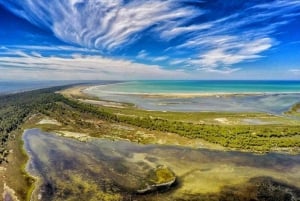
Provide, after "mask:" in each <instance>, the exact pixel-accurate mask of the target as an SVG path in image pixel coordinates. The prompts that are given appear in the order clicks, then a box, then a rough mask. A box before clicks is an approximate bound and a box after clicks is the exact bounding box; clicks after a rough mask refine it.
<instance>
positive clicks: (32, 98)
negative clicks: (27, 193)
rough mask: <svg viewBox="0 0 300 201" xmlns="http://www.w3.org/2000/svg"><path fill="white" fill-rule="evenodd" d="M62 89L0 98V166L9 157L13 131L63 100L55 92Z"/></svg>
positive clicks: (56, 88) (55, 88)
mask: <svg viewBox="0 0 300 201" xmlns="http://www.w3.org/2000/svg"><path fill="white" fill-rule="evenodd" d="M58 89H61V87H54V88H51V89H42V90H35V91H30V92H23V93H18V94H11V95H5V96H0V164H1V163H2V162H3V161H4V160H5V158H6V156H7V155H8V150H7V144H8V140H9V138H10V134H11V133H12V131H14V130H16V129H18V128H19V127H20V125H21V124H22V123H23V122H24V121H25V120H26V119H27V118H28V117H29V116H30V115H33V114H35V113H38V112H40V111H43V110H44V109H45V107H47V106H48V105H49V104H50V105H51V103H55V102H57V101H59V100H60V99H62V96H60V95H58V94H55V93H54V92H55V91H57V90H58Z"/></svg>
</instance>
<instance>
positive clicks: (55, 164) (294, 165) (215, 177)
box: [23, 129, 300, 201]
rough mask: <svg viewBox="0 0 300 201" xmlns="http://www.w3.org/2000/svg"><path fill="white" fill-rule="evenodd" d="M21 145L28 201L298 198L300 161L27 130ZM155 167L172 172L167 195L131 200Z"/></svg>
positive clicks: (288, 156) (278, 155)
mask: <svg viewBox="0 0 300 201" xmlns="http://www.w3.org/2000/svg"><path fill="white" fill-rule="evenodd" d="M23 139H24V143H25V148H26V150H27V152H28V153H29V154H30V155H31V160H30V163H29V165H28V170H29V171H30V172H31V174H33V175H36V176H38V177H40V178H41V179H42V184H41V186H40V188H39V189H37V190H36V193H35V194H34V195H33V200H38V198H40V199H41V200H45V201H47V200H132V199H135V200H230V199H231V198H232V199H233V197H235V200H250V198H251V199H252V198H253V200H262V199H258V198H259V196H265V198H268V196H269V197H270V196H273V197H274V196H275V197H276V196H277V198H284V197H285V198H286V197H287V199H283V200H292V199H299V198H300V191H299V188H300V155H293V156H292V155H284V154H275V153H270V154H266V155H255V154H251V153H242V152H232V151H231V152H223V151H212V150H207V149H198V150H197V149H190V148H184V147H175V146H162V145H139V144H134V143H130V142H125V141H109V140H103V139H93V140H90V141H88V142H79V141H77V140H74V139H69V138H64V137H61V136H58V135H55V134H49V133H45V132H41V131H40V130H38V129H30V130H27V131H25V133H24V135H23ZM157 165H165V166H168V167H169V168H170V169H172V171H173V172H174V173H175V174H176V175H177V178H178V184H177V185H176V186H173V187H172V189H170V190H169V191H166V192H158V193H151V194H146V195H138V194H136V193H135V192H136V190H137V189H139V188H140V187H141V186H142V185H144V183H145V181H146V180H147V173H148V172H149V170H151V169H153V168H155V167H156V166H157ZM282 196H283V197H282ZM297 196H298V198H297ZM225 198H226V199H225ZM254 198H255V199H254ZM265 200H267V199H265ZM269 200H272V199H271V198H270V199H269ZM278 200H281V199H278Z"/></svg>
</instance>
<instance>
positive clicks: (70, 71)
mask: <svg viewBox="0 0 300 201" xmlns="http://www.w3.org/2000/svg"><path fill="white" fill-rule="evenodd" d="M0 69H1V72H2V73H1V75H0V79H4V78H5V79H7V78H14V79H16V78H18V79H21V78H20V77H19V75H20V73H21V74H22V75H23V79H30V78H33V77H34V78H35V79H47V78H48V79H49V78H51V79H58V80H60V79H63V80H66V79H167V78H169V77H172V76H174V77H178V76H185V74H184V73H182V72H176V71H168V70H164V69H162V68H161V67H159V66H156V65H145V64H140V63H134V62H130V61H126V60H122V59H111V58H105V57H102V56H91V55H81V54H74V55H72V57H68V58H66V57H61V56H42V55H40V54H38V53H36V52H33V53H31V54H27V53H25V52H22V51H16V54H15V55H14V56H9V57H5V56H2V57H0ZM3 70H4V71H3ZM15 72H18V74H14V73H15ZM7 76H9V77H7ZM16 76H17V77H16Z"/></svg>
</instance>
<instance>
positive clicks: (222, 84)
mask: <svg viewBox="0 0 300 201" xmlns="http://www.w3.org/2000/svg"><path fill="white" fill-rule="evenodd" d="M100 88H101V89H102V90H103V91H111V92H120V93H265V92H270V93H282V92H289V93H295V92H297V93H300V81H236V80H235V81H232V80H230V81H210V80H209V81H208V80H207V81H204V80H201V81H200V80H168V81H132V82H124V83H119V84H114V85H107V86H101V87H100Z"/></svg>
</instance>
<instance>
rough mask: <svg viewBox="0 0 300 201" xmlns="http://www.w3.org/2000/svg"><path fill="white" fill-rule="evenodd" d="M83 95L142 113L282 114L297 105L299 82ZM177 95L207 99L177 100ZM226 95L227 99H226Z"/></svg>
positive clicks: (112, 89)
mask: <svg viewBox="0 0 300 201" xmlns="http://www.w3.org/2000/svg"><path fill="white" fill-rule="evenodd" d="M85 92H86V93H87V94H90V95H93V96H97V97H99V98H101V99H104V100H110V101H117V102H127V103H133V104H134V105H136V106H137V107H138V108H141V109H146V110H158V111H187V112H191V111H192V112H197V111H226V112H267V113H272V114H282V113H283V112H285V111H287V110H288V109H289V108H290V107H291V106H292V105H294V104H295V103H298V102H300V80H299V81H257V80H255V81H254V80H253V81H249V80H247V81H238V80H234V81H232V80H230V81H227V80H226V81H224V80H222V81H220V80H219V81H215V80H214V81H204V80H201V81H199V80H168V81H165V80H164V81H128V82H123V83H117V84H109V85H98V86H93V87H90V88H88V89H86V90H85ZM174 94H175V96H174ZM180 94H183V95H189V94H191V95H193V94H197V95H199V94H210V95H209V96H180ZM224 94H225V95H224ZM228 94H230V95H229V96H228ZM156 95H158V96H156ZM160 95H163V96H160ZM168 95H170V96H168ZM177 95H178V96H177Z"/></svg>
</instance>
